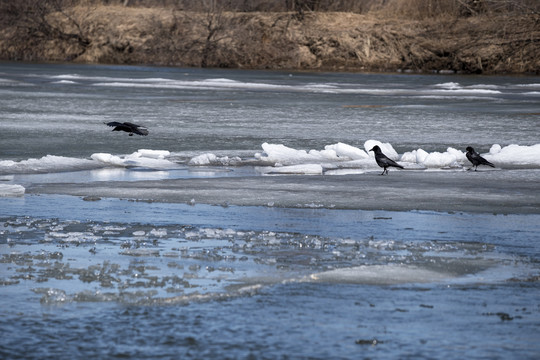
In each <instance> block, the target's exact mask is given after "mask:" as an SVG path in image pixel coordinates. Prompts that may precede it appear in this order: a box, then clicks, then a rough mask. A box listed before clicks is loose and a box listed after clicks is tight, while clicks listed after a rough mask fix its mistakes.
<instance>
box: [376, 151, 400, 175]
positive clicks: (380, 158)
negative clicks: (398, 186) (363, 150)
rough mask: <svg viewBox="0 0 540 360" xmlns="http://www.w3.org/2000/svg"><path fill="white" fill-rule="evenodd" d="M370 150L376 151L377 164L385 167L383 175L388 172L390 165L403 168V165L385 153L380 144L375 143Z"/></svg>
mask: <svg viewBox="0 0 540 360" xmlns="http://www.w3.org/2000/svg"><path fill="white" fill-rule="evenodd" d="M369 151H373V152H374V153H375V161H377V165H379V166H380V167H382V168H383V172H382V174H381V175H384V173H387V174H388V167H390V166H393V167H397V168H400V169H403V166H401V165H399V164H398V163H397V162H395V161H394V160H392V159H390V158H389V157H387V156H386V155H384V154H383V153H382V151H381V148H380V147H379V146H378V145H375V146H374V147H373V148H372V149H371V150H369Z"/></svg>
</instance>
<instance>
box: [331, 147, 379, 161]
mask: <svg viewBox="0 0 540 360" xmlns="http://www.w3.org/2000/svg"><path fill="white" fill-rule="evenodd" d="M324 148H325V150H333V151H334V152H335V153H336V155H337V156H339V157H348V158H349V159H351V160H359V159H367V158H369V155H368V154H367V153H366V152H365V151H364V150H362V149H359V148H357V147H354V146H351V145H348V144H344V143H337V144H334V145H326V146H325V147H324Z"/></svg>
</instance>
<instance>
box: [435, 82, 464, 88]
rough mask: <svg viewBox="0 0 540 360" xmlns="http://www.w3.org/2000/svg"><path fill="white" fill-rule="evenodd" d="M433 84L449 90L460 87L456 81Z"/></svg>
mask: <svg viewBox="0 0 540 360" xmlns="http://www.w3.org/2000/svg"><path fill="white" fill-rule="evenodd" d="M434 86H435V87H438V88H443V89H450V90H456V89H461V85H460V84H459V83H456V82H446V83H442V84H436V85H434Z"/></svg>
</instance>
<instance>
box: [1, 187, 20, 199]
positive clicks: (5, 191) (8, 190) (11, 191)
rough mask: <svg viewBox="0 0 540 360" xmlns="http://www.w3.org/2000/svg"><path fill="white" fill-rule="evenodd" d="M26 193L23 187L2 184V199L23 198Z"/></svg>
mask: <svg viewBox="0 0 540 360" xmlns="http://www.w3.org/2000/svg"><path fill="white" fill-rule="evenodd" d="M25 191H26V189H25V188H24V186H22V185H11V184H0V197H8V196H22V195H24V192H25Z"/></svg>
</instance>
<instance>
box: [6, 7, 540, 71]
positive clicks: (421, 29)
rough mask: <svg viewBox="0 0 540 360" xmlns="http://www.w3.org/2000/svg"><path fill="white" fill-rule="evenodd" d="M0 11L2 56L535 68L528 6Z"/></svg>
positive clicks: (538, 54) (305, 66) (256, 65)
mask: <svg viewBox="0 0 540 360" xmlns="http://www.w3.org/2000/svg"><path fill="white" fill-rule="evenodd" d="M151 4H153V6H149V5H151ZM383 4H385V5H383ZM125 5H128V6H125ZM0 7H1V8H0V14H1V15H0V25H1V27H0V58H1V59H3V60H22V61H60V62H65V61H73V62H79V63H112V64H153V65H168V66H185V67H193V66H195V67H199V66H200V67H225V68H246V69H296V70H332V71H335V70H339V71H396V70H398V69H401V70H404V71H426V72H428V71H429V72H431V71H456V72H463V73H536V74H539V73H540V5H539V4H538V2H537V1H536V0H394V1H382V0H364V1H352V0H341V1H329V0H280V1H271V0H267V1H262V0H261V1H246V0H229V1H219V0H201V1H197V2H194V1H187V0H184V1H182V0H162V1H149V0H115V1H113V0H109V1H107V0H40V1H37V0H19V1H17V2H13V1H11V0H0Z"/></svg>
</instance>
